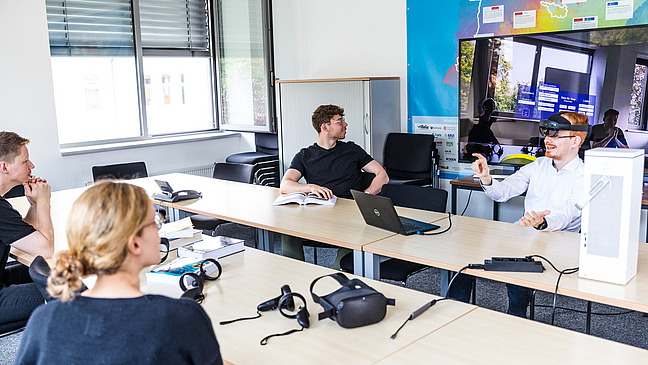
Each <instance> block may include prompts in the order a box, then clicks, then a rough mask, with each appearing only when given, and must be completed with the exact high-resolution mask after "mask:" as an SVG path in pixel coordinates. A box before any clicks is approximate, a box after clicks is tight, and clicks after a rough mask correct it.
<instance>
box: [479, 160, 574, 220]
mask: <svg viewBox="0 0 648 365" xmlns="http://www.w3.org/2000/svg"><path fill="white" fill-rule="evenodd" d="M584 167H585V164H584V163H583V161H582V160H581V159H580V158H578V157H576V158H574V159H573V160H572V161H570V162H569V163H568V164H567V165H565V166H564V167H563V168H562V169H560V171H557V170H556V168H555V167H554V165H553V159H551V158H548V157H540V158H538V159H537V160H535V161H534V162H532V163H530V164H528V165H526V166H523V167H522V168H520V170H518V171H517V172H516V173H514V174H513V175H511V176H509V177H507V178H506V179H504V181H501V182H500V181H497V180H495V179H493V182H492V184H491V185H489V186H485V185H482V187H483V188H484V192H485V193H486V195H487V196H488V197H490V198H491V199H493V200H495V201H497V202H505V201H507V200H509V199H510V198H512V197H514V196H518V195H520V194H522V193H524V192H525V191H526V197H525V198H524V211H525V212H530V211H535V212H542V211H544V210H549V211H550V213H549V215H547V216H546V217H545V219H546V220H547V228H546V230H547V231H558V230H562V231H570V232H578V231H580V225H581V211H580V210H578V209H577V208H576V206H575V204H576V203H577V202H578V201H579V200H580V199H581V197H582V196H583V184H584V180H583V179H584V178H583V171H584Z"/></svg>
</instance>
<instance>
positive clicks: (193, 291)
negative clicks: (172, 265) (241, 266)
mask: <svg viewBox="0 0 648 365" xmlns="http://www.w3.org/2000/svg"><path fill="white" fill-rule="evenodd" d="M205 263H212V264H214V265H216V269H217V272H218V273H217V274H216V276H209V275H207V272H206V271H205V268H204V267H205ZM222 273H223V267H222V266H221V264H220V263H219V262H218V261H216V260H214V259H212V258H208V259H204V260H202V262H200V268H199V269H198V273H197V274H196V273H193V272H186V273H184V274H182V276H181V277H180V289H182V291H183V292H184V293H183V294H182V296H180V299H189V300H195V301H196V302H198V303H202V301H203V300H204V299H205V295H204V294H203V289H204V287H205V281H212V280H216V279H218V278H219V277H220V276H221V274H222ZM185 278H186V279H185ZM185 282H186V283H185ZM187 284H189V285H191V287H190V288H189V289H187Z"/></svg>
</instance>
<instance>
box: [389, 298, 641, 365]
mask: <svg viewBox="0 0 648 365" xmlns="http://www.w3.org/2000/svg"><path fill="white" fill-rule="evenodd" d="M647 354H648V352H647V351H646V350H643V349H640V348H637V347H632V346H628V345H624V344H620V343H615V342H611V341H609V340H605V339H602V338H598V337H592V336H587V335H583V334H581V333H578V332H574V331H570V330H567V329H563V328H558V327H553V326H549V325H546V324H544V323H539V322H534V321H528V320H524V319H522V320H521V319H520V318H517V317H514V316H510V315H507V314H503V313H499V312H494V311H491V310H488V309H484V308H477V309H475V310H473V311H471V312H470V313H468V314H466V315H464V316H461V317H459V318H458V319H457V320H455V321H452V322H450V323H449V324H448V325H446V326H443V327H441V328H439V329H438V330H436V331H434V332H431V333H430V334H428V335H427V336H425V337H423V338H421V339H420V340H418V341H416V342H414V343H413V344H411V345H409V346H407V347H406V348H404V349H402V350H400V351H398V352H396V353H394V354H393V355H391V356H389V357H387V358H385V359H383V360H382V361H379V362H378V364H430V363H438V364H511V365H517V364H643V363H645V362H646V355H647Z"/></svg>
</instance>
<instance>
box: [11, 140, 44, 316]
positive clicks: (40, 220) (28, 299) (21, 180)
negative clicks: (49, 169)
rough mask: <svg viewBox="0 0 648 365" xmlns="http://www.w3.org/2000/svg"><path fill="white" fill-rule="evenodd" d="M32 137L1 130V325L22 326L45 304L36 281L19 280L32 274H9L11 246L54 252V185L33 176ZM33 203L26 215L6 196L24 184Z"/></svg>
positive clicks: (40, 252)
mask: <svg viewBox="0 0 648 365" xmlns="http://www.w3.org/2000/svg"><path fill="white" fill-rule="evenodd" d="M28 143H29V140H28V139H26V138H23V137H21V136H19V135H18V134H16V133H13V132H0V277H1V278H3V282H4V284H2V283H0V325H1V326H3V327H4V326H6V328H12V327H15V328H20V327H22V326H23V324H24V321H26V320H27V319H28V318H29V316H30V314H31V313H32V312H33V311H34V309H36V307H38V306H39V305H41V304H43V303H44V299H43V296H42V295H41V294H40V292H39V291H38V289H37V288H36V284H34V283H23V284H20V283H17V282H16V280H15V277H16V276H18V277H23V276H24V277H29V275H28V274H27V268H26V267H24V266H17V267H18V268H20V269H21V270H22V271H23V272H22V273H20V274H19V275H11V277H9V275H6V273H5V263H6V262H7V257H8V255H9V249H10V246H13V247H16V248H18V249H20V250H22V251H24V252H26V253H28V254H31V255H34V256H38V255H41V256H43V257H45V258H50V257H52V255H53V253H54V227H53V225H52V217H51V215H50V196H51V191H52V188H51V187H50V185H49V184H48V183H47V181H46V180H45V179H42V178H39V177H33V176H32V170H33V169H34V168H35V166H34V164H33V163H32V162H31V160H30V159H29V151H28V149H27V144H28ZM21 184H22V186H23V188H24V190H25V196H26V197H27V201H28V202H29V210H28V211H27V214H26V215H25V216H24V217H23V216H22V215H21V214H20V213H19V212H18V211H17V210H16V209H14V208H13V207H12V206H11V204H10V203H9V202H8V201H7V199H5V195H6V194H7V193H8V192H9V191H10V190H11V189H12V188H14V187H16V186H19V185H21Z"/></svg>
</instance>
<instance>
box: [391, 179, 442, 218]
mask: <svg viewBox="0 0 648 365" xmlns="http://www.w3.org/2000/svg"><path fill="white" fill-rule="evenodd" d="M380 195H382V196H386V197H388V198H390V199H391V200H392V202H393V203H394V205H399V206H401V207H407V208H414V209H424V210H431V211H433V212H441V213H444V212H445V211H446V204H447V202H448V192H447V191H446V190H443V189H436V188H431V187H423V186H416V185H404V184H386V185H383V187H382V191H381V192H380Z"/></svg>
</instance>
